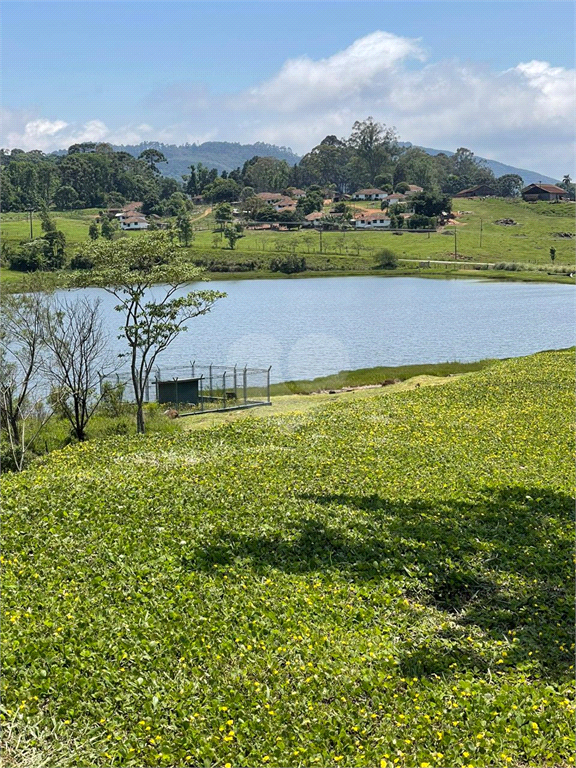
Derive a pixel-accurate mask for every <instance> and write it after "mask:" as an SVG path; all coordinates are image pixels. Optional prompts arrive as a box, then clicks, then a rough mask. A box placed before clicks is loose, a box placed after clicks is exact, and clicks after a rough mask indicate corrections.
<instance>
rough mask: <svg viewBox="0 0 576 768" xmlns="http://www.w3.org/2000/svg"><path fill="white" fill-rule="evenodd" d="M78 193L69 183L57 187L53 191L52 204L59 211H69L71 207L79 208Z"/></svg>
mask: <svg viewBox="0 0 576 768" xmlns="http://www.w3.org/2000/svg"><path fill="white" fill-rule="evenodd" d="M80 202H81V201H80V200H79V199H78V193H77V192H76V190H75V189H74V187H71V186H69V185H66V186H63V187H58V189H57V190H56V192H55V193H54V205H55V206H56V208H57V210H59V211H70V210H72V209H73V208H80V207H81V205H80Z"/></svg>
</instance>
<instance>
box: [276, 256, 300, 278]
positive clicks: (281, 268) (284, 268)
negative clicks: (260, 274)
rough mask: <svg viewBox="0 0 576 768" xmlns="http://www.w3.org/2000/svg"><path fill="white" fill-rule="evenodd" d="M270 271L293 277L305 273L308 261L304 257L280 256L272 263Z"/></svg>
mask: <svg viewBox="0 0 576 768" xmlns="http://www.w3.org/2000/svg"><path fill="white" fill-rule="evenodd" d="M270 270H271V271H272V272H283V273H284V274H286V275H292V274H294V273H295V272H305V271H306V259H305V258H304V257H303V256H296V255H295V254H289V255H287V256H280V257H278V258H276V259H272V261H271V262H270Z"/></svg>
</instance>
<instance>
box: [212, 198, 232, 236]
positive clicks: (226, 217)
mask: <svg viewBox="0 0 576 768" xmlns="http://www.w3.org/2000/svg"><path fill="white" fill-rule="evenodd" d="M214 219H215V221H216V223H217V224H220V231H223V230H224V224H225V223H226V222H227V221H232V208H231V207H230V206H229V205H228V203H222V204H221V205H219V206H218V207H217V208H216V210H215V212H214Z"/></svg>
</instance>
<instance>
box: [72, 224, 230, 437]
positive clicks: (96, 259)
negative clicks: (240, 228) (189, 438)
mask: <svg viewBox="0 0 576 768" xmlns="http://www.w3.org/2000/svg"><path fill="white" fill-rule="evenodd" d="M83 250H84V252H85V253H86V256H87V257H88V258H89V259H90V261H92V263H93V264H94V269H93V270H92V272H91V274H90V284H91V285H98V286H100V287H101V288H104V290H106V291H107V292H108V293H110V294H112V295H113V296H114V297H115V298H116V299H117V301H118V304H117V306H116V307H115V309H116V310H117V311H118V312H120V313H122V314H123V316H124V320H123V324H122V326H121V328H120V330H121V334H122V336H123V337H124V339H125V341H126V344H127V347H128V351H127V352H126V353H125V354H124V355H123V357H125V358H127V359H128V362H129V366H130V380H131V383H132V387H133V391H134V399H135V402H136V429H137V431H138V432H140V433H143V432H144V429H145V425H144V401H145V398H146V390H147V386H148V382H149V380H150V375H151V373H152V369H153V367H154V364H155V362H156V359H157V358H158V355H159V354H160V353H161V352H163V351H164V350H166V349H167V348H168V347H169V346H170V344H171V343H172V342H173V341H174V339H175V338H176V337H177V336H178V335H179V334H180V333H183V332H184V331H186V330H187V327H186V323H187V322H188V321H189V320H191V319H192V318H194V317H198V316H199V315H204V314H206V313H207V312H209V311H210V309H211V308H212V306H213V305H214V303H215V302H216V301H217V300H218V299H219V298H222V297H223V296H225V294H223V293H220V292H218V291H192V292H189V293H187V294H186V295H185V296H180V297H177V296H176V294H177V292H178V290H179V289H180V288H181V287H182V286H184V285H186V284H187V283H189V282H190V281H192V280H197V279H198V278H199V277H200V276H201V270H199V269H198V268H197V267H193V266H192V265H190V264H189V263H188V262H186V261H185V260H184V259H183V258H182V256H181V251H180V250H179V249H177V248H174V246H173V245H172V244H171V243H170V240H169V238H168V237H167V236H166V234H165V233H164V232H153V233H144V234H143V235H142V236H141V237H138V238H132V237H126V238H122V239H120V240H116V241H112V242H110V241H105V240H97V241H94V242H93V243H90V244H87V245H85V246H84V249H83ZM78 284H80V285H81V284H83V283H82V279H81V277H80V278H79V279H78ZM153 286H154V295H152V294H151V293H150V291H151V289H152V287H153ZM159 286H163V288H159Z"/></svg>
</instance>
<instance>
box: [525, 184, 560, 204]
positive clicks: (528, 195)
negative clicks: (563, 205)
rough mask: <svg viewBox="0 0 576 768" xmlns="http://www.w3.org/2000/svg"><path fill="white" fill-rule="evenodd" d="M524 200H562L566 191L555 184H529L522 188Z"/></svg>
mask: <svg viewBox="0 0 576 768" xmlns="http://www.w3.org/2000/svg"><path fill="white" fill-rule="evenodd" d="M522 197H523V199H524V200H528V201H532V200H562V199H563V198H567V197H568V192H566V190H565V189H562V187H557V186H556V185H555V184H529V185H528V186H527V187H524V189H523V190H522Z"/></svg>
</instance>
